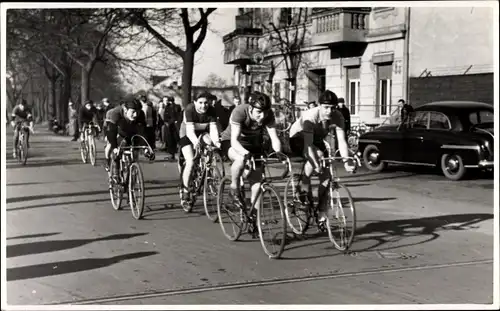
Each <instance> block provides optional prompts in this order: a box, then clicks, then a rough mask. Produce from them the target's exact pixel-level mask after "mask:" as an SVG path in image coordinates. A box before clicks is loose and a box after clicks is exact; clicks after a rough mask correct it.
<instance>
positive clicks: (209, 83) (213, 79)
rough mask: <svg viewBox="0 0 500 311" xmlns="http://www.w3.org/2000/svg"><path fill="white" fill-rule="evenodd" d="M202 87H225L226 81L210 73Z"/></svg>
mask: <svg viewBox="0 0 500 311" xmlns="http://www.w3.org/2000/svg"><path fill="white" fill-rule="evenodd" d="M203 85H204V86H206V87H226V86H227V81H226V79H224V78H222V77H221V76H219V75H217V74H216V73H213V72H212V73H211V74H209V75H208V77H207V78H206V80H205V82H203Z"/></svg>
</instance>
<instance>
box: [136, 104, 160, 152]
mask: <svg viewBox="0 0 500 311" xmlns="http://www.w3.org/2000/svg"><path fill="white" fill-rule="evenodd" d="M139 100H140V102H141V104H142V111H144V115H145V116H146V129H145V132H146V137H145V138H146V140H147V141H148V144H149V145H150V146H151V148H152V149H153V150H156V137H155V134H156V133H155V128H156V122H157V112H156V109H155V108H154V107H153V103H152V102H150V101H148V99H147V97H146V95H141V96H140V97H139Z"/></svg>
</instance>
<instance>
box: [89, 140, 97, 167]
mask: <svg viewBox="0 0 500 311" xmlns="http://www.w3.org/2000/svg"><path fill="white" fill-rule="evenodd" d="M88 139H89V140H88V142H89V158H90V164H92V166H95V159H96V149H95V139H94V136H90V137H89V138H88Z"/></svg>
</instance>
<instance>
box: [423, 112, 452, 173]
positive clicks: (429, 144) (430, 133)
mask: <svg viewBox="0 0 500 311" xmlns="http://www.w3.org/2000/svg"><path fill="white" fill-rule="evenodd" d="M450 130H451V122H450V120H449V119H448V117H447V116H446V115H445V114H444V113H441V112H437V111H432V112H430V114H429V128H428V129H427V131H426V133H424V135H423V141H422V151H423V154H422V159H421V161H422V163H428V164H437V163H438V161H439V159H438V157H439V156H440V155H441V150H442V149H441V146H442V145H443V144H444V143H446V142H447V141H448V139H447V138H448V137H449V135H451V133H450Z"/></svg>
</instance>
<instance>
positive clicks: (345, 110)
mask: <svg viewBox="0 0 500 311" xmlns="http://www.w3.org/2000/svg"><path fill="white" fill-rule="evenodd" d="M340 112H341V113H342V116H343V117H344V131H345V132H349V131H350V130H351V113H350V112H349V108H347V107H346V106H345V105H344V106H342V108H340Z"/></svg>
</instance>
